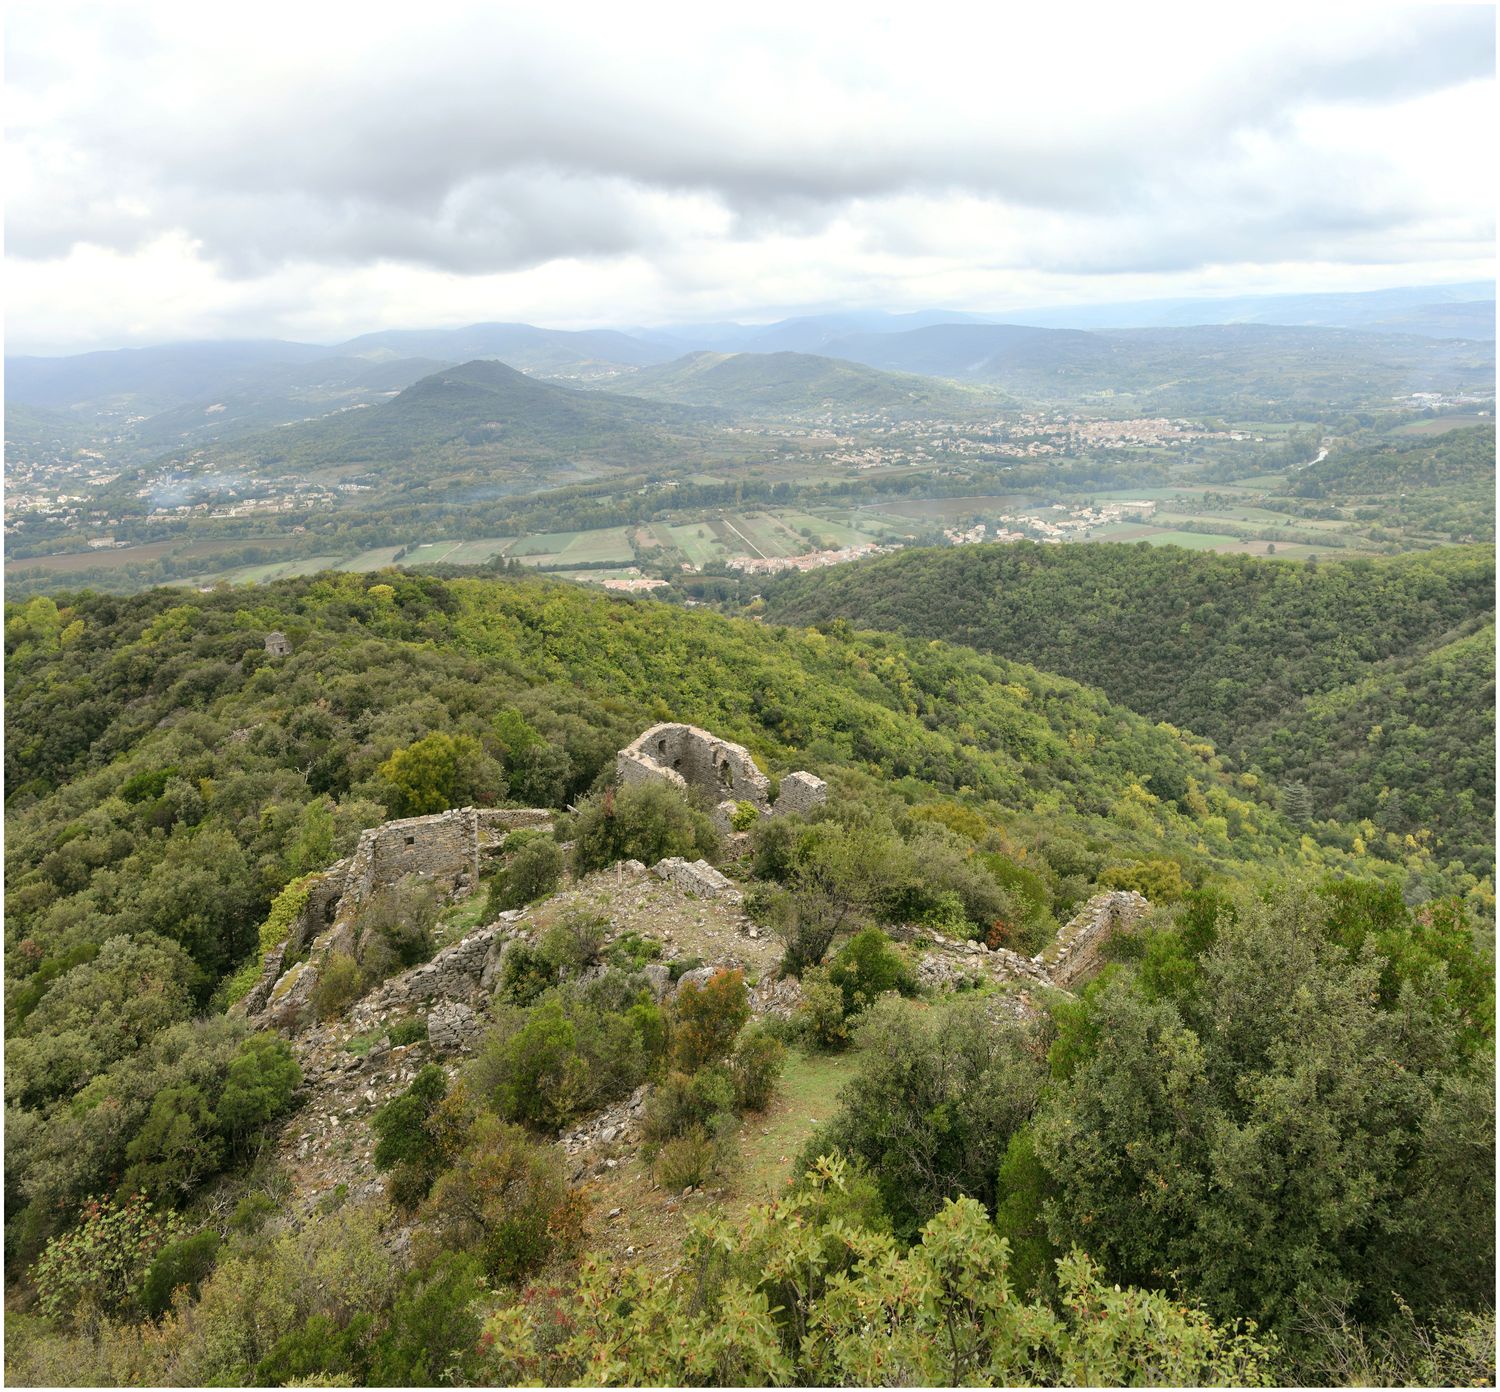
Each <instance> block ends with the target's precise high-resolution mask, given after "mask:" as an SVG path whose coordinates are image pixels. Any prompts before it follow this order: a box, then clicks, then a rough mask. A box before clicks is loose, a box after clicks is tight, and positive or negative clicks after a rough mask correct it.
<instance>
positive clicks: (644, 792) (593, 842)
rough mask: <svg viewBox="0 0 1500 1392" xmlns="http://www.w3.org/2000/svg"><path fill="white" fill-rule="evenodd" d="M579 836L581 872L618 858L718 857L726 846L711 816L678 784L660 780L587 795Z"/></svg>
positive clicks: (578, 821)
mask: <svg viewBox="0 0 1500 1392" xmlns="http://www.w3.org/2000/svg"><path fill="white" fill-rule="evenodd" d="M573 834H574V846H573V859H574V865H575V868H576V869H577V871H578V873H579V874H580V875H582V874H587V873H588V872H589V871H591V870H602V869H604V868H605V867H606V866H609V865H613V864H614V863H615V862H616V861H617V860H631V859H634V860H639V861H644V862H645V864H647V865H655V864H656V862H657V861H659V860H663V859H665V858H666V857H668V856H683V857H685V858H686V859H688V860H698V859H700V858H701V859H705V860H710V861H715V860H717V859H718V858H719V856H720V853H721V849H722V848H721V845H720V841H719V835H718V833H717V832H716V831H715V830H714V827H713V823H712V822H710V821H709V819H708V817H707V816H705V815H704V814H703V813H702V812H699V811H698V810H697V809H696V808H694V807H691V806H689V804H688V802H687V799H686V798H684V797H683V796H682V794H681V793H679V792H678V791H677V790H676V789H675V788H672V787H670V786H669V785H668V784H666V783H665V782H662V781H661V780H659V779H654V778H653V779H651V780H649V781H647V782H644V783H631V784H629V785H628V786H626V787H624V788H606V789H605V790H604V791H603V792H602V793H597V794H595V795H594V796H592V797H589V798H585V799H584V801H583V802H582V803H581V804H580V805H579V808H578V815H577V817H576V818H575V820H574V827H573Z"/></svg>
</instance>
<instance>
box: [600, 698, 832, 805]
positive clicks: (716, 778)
mask: <svg viewBox="0 0 1500 1392" xmlns="http://www.w3.org/2000/svg"><path fill="white" fill-rule="evenodd" d="M615 778H616V781H618V782H619V783H620V785H621V786H622V787H623V786H625V785H627V784H630V783H641V782H646V781H649V780H652V779H660V780H662V781H663V782H666V783H669V784H671V785H672V786H673V787H674V788H677V789H679V790H681V791H682V792H684V793H687V794H689V795H690V796H691V795H694V794H696V795H697V796H699V797H701V798H705V799H707V801H708V802H709V804H710V806H711V807H712V808H713V813H712V815H713V821H714V825H715V826H717V827H718V828H719V830H720V831H724V832H727V831H729V830H731V828H732V822H733V818H734V815H735V813H736V812H737V811H738V809H739V804H740V803H742V802H744V803H749V804H750V806H752V807H753V808H755V810H756V811H757V812H758V813H760V815H761V816H763V817H766V816H775V815H778V814H780V813H784V812H806V811H808V810H809V809H811V808H813V807H816V806H817V805H818V804H819V803H820V802H823V801H824V800H826V798H827V797H828V784H827V783H825V782H824V781H823V780H822V779H821V778H819V777H817V776H816V775H815V774H811V773H805V772H798V773H792V774H788V775H787V776H786V777H785V778H783V779H782V780H781V788H780V790H779V792H778V794H777V797H776V802H775V805H774V806H773V805H772V802H771V780H770V779H768V778H767V777H766V776H765V774H763V773H762V772H761V771H760V770H759V769H758V768H756V766H755V760H754V759H753V758H752V757H751V754H750V751H749V750H748V749H746V748H745V747H744V746H743V745H740V744H734V743H732V742H731V741H729V740H725V739H720V738H719V737H718V736H717V735H714V734H710V733H709V731H707V730H700V729H699V728H698V727H697V726H696V725H678V724H673V723H670V722H669V723H666V724H662V725H653V726H652V727H651V728H650V729H649V730H647V731H646V732H645V733H644V734H643V735H641V736H640V737H639V738H638V739H636V740H634V741H633V742H632V743H630V744H628V745H626V746H625V748H624V749H622V750H620V752H619V753H618V754H616V755H615Z"/></svg>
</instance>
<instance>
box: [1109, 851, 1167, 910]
mask: <svg viewBox="0 0 1500 1392" xmlns="http://www.w3.org/2000/svg"><path fill="white" fill-rule="evenodd" d="M1099 887H1100V888H1101V889H1133V890H1135V892H1136V893H1137V894H1144V895H1145V896H1146V898H1148V899H1149V900H1150V901H1151V902H1152V903H1153V904H1173V903H1176V902H1177V900H1179V899H1181V898H1182V897H1183V896H1184V895H1185V894H1186V893H1187V892H1188V886H1187V881H1186V880H1184V879H1183V878H1182V866H1181V865H1179V864H1178V863H1177V862H1176V861H1175V860H1138V861H1136V862H1135V863H1134V864H1133V865H1111V866H1109V867H1108V868H1107V869H1105V870H1102V871H1101V872H1100V874H1099Z"/></svg>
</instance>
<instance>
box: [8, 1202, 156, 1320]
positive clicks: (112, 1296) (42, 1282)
mask: <svg viewBox="0 0 1500 1392" xmlns="http://www.w3.org/2000/svg"><path fill="white" fill-rule="evenodd" d="M185 1228H186V1223H185V1222H184V1221H183V1219H182V1218H180V1217H179V1216H178V1215H177V1214H175V1213H172V1212H170V1211H165V1210H159V1209H156V1208H155V1207H153V1205H152V1203H151V1201H150V1200H149V1199H147V1198H146V1196H145V1195H144V1194H132V1195H131V1196H130V1197H129V1198H127V1199H126V1200H125V1201H124V1202H123V1203H116V1202H115V1201H113V1200H111V1199H97V1198H94V1199H89V1200H88V1201H87V1202H86V1203H85V1204H84V1206H83V1214H82V1220H81V1221H80V1222H79V1224H78V1226H77V1227H76V1228H72V1229H70V1230H69V1231H67V1232H65V1233H61V1234H59V1235H58V1236H57V1237H54V1238H53V1239H52V1240H51V1241H50V1242H49V1243H48V1244H47V1246H46V1249H45V1250H44V1251H43V1252H42V1255H41V1256H40V1257H38V1258H37V1260H36V1264H35V1265H34V1266H33V1267H32V1268H31V1284H32V1285H33V1286H34V1287H35V1289H36V1293H37V1305H38V1306H39V1307H40V1309H41V1311H42V1313H43V1314H44V1315H46V1316H48V1318H50V1319H54V1320H58V1321H59V1322H62V1323H70V1322H73V1321H80V1320H86V1319H92V1318H95V1317H97V1316H98V1315H101V1314H102V1315H109V1316H113V1315H124V1314H129V1313H131V1312H132V1311H133V1310H134V1309H135V1307H136V1305H137V1303H138V1302H139V1300H140V1298H141V1295H142V1292H143V1290H144V1286H145V1281H146V1274H147V1272H148V1271H149V1270H150V1269H151V1263H152V1262H154V1261H155V1260H156V1257H157V1254H158V1253H160V1252H161V1251H162V1249H163V1248H165V1247H168V1246H170V1245H172V1244H173V1243H175V1242H177V1241H179V1240H180V1239H181V1237H182V1235H183V1232H184V1229H185Z"/></svg>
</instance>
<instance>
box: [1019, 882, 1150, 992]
mask: <svg viewBox="0 0 1500 1392" xmlns="http://www.w3.org/2000/svg"><path fill="white" fill-rule="evenodd" d="M1150 912H1151V905H1150V903H1149V901H1148V900H1147V899H1146V898H1145V896H1144V895H1141V894H1137V893H1136V892H1135V891H1134V890H1133V889H1119V890H1113V891H1111V892H1109V893H1107V894H1096V895H1095V896H1094V897H1093V898H1092V899H1090V900H1089V901H1088V903H1087V904H1085V905H1084V906H1083V908H1082V909H1081V910H1080V911H1079V912H1078V913H1077V914H1076V915H1075V916H1074V917H1073V918H1072V919H1071V920H1069V922H1067V923H1066V924H1064V925H1063V927H1062V928H1060V929H1059V930H1058V934H1057V937H1056V939H1055V940H1054V941H1053V943H1052V945H1051V946H1050V947H1049V948H1048V949H1047V950H1046V951H1045V952H1043V953H1042V954H1041V955H1040V957H1039V958H1038V959H1037V960H1038V962H1040V964H1041V965H1042V966H1043V967H1045V969H1046V971H1047V974H1048V975H1049V976H1050V977H1051V978H1052V980H1053V982H1054V983H1055V984H1056V985H1058V986H1061V987H1062V988H1063V989H1064V990H1065V991H1070V990H1072V989H1073V987H1074V986H1077V985H1079V984H1080V983H1081V982H1084V981H1087V980H1088V979H1089V978H1090V977H1091V976H1094V975H1095V974H1096V973H1097V972H1098V971H1099V968H1100V967H1102V966H1103V965H1104V961H1103V955H1102V954H1103V951H1104V944H1105V943H1107V942H1108V941H1109V940H1110V938H1112V937H1113V936H1114V935H1115V934H1116V933H1117V932H1119V931H1120V929H1122V928H1128V927H1129V926H1130V925H1131V924H1133V923H1136V922H1139V920H1140V919H1142V918H1144V917H1145V916H1146V915H1147V914H1148V913H1150Z"/></svg>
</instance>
